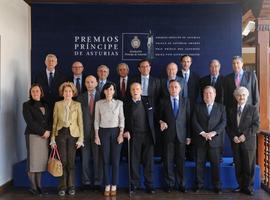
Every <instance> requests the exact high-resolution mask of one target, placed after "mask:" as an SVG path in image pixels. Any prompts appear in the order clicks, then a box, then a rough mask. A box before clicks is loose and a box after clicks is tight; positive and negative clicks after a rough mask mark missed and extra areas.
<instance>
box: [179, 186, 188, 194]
mask: <svg viewBox="0 0 270 200" xmlns="http://www.w3.org/2000/svg"><path fill="white" fill-rule="evenodd" d="M179 191H180V192H183V193H186V192H187V189H186V188H185V187H184V186H180V187H179Z"/></svg>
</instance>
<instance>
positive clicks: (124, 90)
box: [121, 78, 126, 97]
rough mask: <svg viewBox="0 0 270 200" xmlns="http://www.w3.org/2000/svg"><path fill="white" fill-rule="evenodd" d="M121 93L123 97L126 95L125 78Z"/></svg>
mask: <svg viewBox="0 0 270 200" xmlns="http://www.w3.org/2000/svg"><path fill="white" fill-rule="evenodd" d="M121 95H122V97H124V96H126V82H125V79H124V78H123V79H122V85H121Z"/></svg>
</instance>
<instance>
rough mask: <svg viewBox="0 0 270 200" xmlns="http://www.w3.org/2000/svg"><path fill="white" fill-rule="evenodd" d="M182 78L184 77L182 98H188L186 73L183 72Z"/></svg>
mask: <svg viewBox="0 0 270 200" xmlns="http://www.w3.org/2000/svg"><path fill="white" fill-rule="evenodd" d="M184 79H185V85H184V88H183V89H184V91H183V96H184V98H188V85H187V82H188V80H187V73H184Z"/></svg>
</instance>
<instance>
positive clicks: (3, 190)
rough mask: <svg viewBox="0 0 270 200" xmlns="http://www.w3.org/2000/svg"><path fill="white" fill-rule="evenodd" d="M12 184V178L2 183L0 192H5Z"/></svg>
mask: <svg viewBox="0 0 270 200" xmlns="http://www.w3.org/2000/svg"><path fill="white" fill-rule="evenodd" d="M11 186H12V180H10V181H8V182H6V183H5V184H4V185H1V186H0V194H1V193H3V192H5V191H6V190H7V189H8V188H10V187H11Z"/></svg>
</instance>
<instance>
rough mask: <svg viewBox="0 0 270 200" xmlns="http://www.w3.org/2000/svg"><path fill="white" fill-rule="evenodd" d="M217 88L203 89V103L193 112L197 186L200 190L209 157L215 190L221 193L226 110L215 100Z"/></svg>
mask: <svg viewBox="0 0 270 200" xmlns="http://www.w3.org/2000/svg"><path fill="white" fill-rule="evenodd" d="M215 97H216V89H215V88H214V87H213V86H206V87H205V88H204V90H203V101H204V102H203V103H200V104H197V105H196V107H195V109H194V113H193V119H192V120H193V121H192V124H193V130H194V132H193V133H194V140H195V146H196V155H197V156H196V187H195V191H196V192H199V190H200V189H202V188H203V184H204V179H203V178H204V166H205V162H206V158H207V157H208V158H209V160H210V163H211V175H212V184H213V190H214V192H215V193H218V194H219V193H221V185H220V177H219V174H220V162H219V160H220V148H221V146H222V145H223V133H224V129H225V126H226V112H225V107H224V106H223V105H222V104H219V103H216V102H215Z"/></svg>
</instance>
